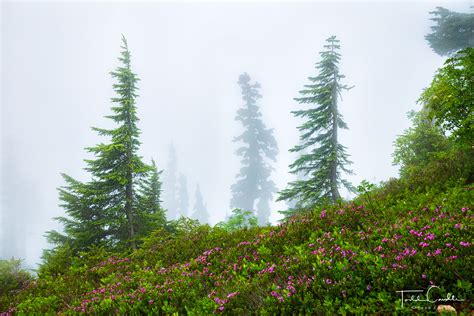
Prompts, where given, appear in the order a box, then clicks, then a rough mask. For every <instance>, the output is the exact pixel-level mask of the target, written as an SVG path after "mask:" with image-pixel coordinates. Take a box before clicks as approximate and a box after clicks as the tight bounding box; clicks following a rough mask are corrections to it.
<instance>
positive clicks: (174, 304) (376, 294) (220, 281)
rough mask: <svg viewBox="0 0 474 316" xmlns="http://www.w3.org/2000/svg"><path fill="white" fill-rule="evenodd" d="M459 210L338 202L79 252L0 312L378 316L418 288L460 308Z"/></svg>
mask: <svg viewBox="0 0 474 316" xmlns="http://www.w3.org/2000/svg"><path fill="white" fill-rule="evenodd" d="M462 207H463V208H465V211H463V210H462V208H461V207H459V208H458V209H448V208H435V209H433V208H429V207H426V208H420V209H415V208H411V211H412V215H411V216H408V215H407V217H403V216H402V215H400V214H406V213H404V212H400V211H399V210H394V211H386V212H385V213H383V214H382V213H381V212H379V211H370V209H368V208H366V207H363V206H360V205H346V206H344V207H342V208H341V206H338V207H337V208H333V209H331V208H327V207H326V208H325V210H324V211H322V212H314V213H309V214H305V215H302V216H300V217H294V218H292V219H291V220H290V221H288V222H285V223H282V224H280V225H277V226H273V227H271V226H269V227H263V228H253V229H246V230H242V231H238V232H232V233H223V232H222V230H218V229H214V228H210V227H208V226H200V227H198V228H196V230H195V231H192V232H189V233H187V234H183V235H181V236H179V235H178V236H174V237H171V236H172V235H167V236H165V237H156V238H150V239H149V240H146V241H145V243H144V246H143V247H142V249H139V250H137V251H135V252H133V253H132V254H127V255H126V256H125V255H123V256H121V255H120V254H117V255H114V256H110V255H104V256H103V257H102V255H101V254H100V252H99V254H92V253H91V255H90V256H91V257H90V258H86V257H84V258H82V260H77V261H74V262H73V264H72V265H71V266H70V267H69V268H68V269H66V270H64V272H63V273H62V274H57V275H51V276H48V277H40V278H38V279H37V280H35V282H34V283H31V284H30V285H29V286H28V287H27V288H25V289H24V290H22V291H20V292H19V293H18V294H16V296H15V297H14V298H13V300H11V301H9V302H8V303H7V304H6V305H3V306H1V307H2V310H3V311H4V314H2V316H3V315H10V314H14V313H18V314H22V313H26V314H28V313H30V314H35V313H36V314H37V313H40V314H42V313H43V314H44V313H62V314H74V313H89V314H100V315H105V314H107V315H110V314H112V315H122V314H140V313H145V314H173V313H178V314H186V313H190V314H196V315H209V314H230V315H233V314H253V313H256V314H258V313H268V314H282V313H283V314H285V313H289V312H290V311H291V313H303V314H325V313H330V314H340V313H349V314H377V313H379V314H385V313H389V312H390V311H393V310H395V309H397V308H398V309H400V308H401V307H400V306H399V305H397V304H398V303H397V302H399V299H400V298H399V296H397V292H396V291H398V290H400V289H403V288H405V289H411V288H414V289H422V288H427V287H428V286H429V285H430V284H436V285H438V286H440V287H441V288H442V289H443V291H444V290H445V291H449V292H450V293H454V294H456V297H461V298H464V299H466V300H465V301H464V302H465V303H458V305H457V308H460V309H469V308H470V306H471V301H469V299H468V298H469V295H470V293H471V292H470V290H469V289H470V284H471V283H470V281H469V280H471V272H472V269H471V268H472V266H470V265H469V264H468V263H469V262H473V259H474V258H473V251H472V242H471V241H472V237H473V235H472V232H471V229H470V227H471V225H470V220H471V218H470V216H469V214H470V212H471V211H470V209H468V208H467V207H465V206H464V205H463V206H462ZM440 214H446V216H444V217H440V216H439V215H440ZM434 216H436V221H434V222H433V221H432V220H431V219H432V218H433V217H434ZM413 218H416V219H417V220H416V221H413ZM451 218H453V219H454V222H453V221H451V220H450V219H451ZM331 222H333V225H329V223H331ZM395 224H396V225H395ZM458 224H459V225H458ZM461 227H462V228H463V229H460V228H461ZM401 287H402V288H401ZM382 297H383V299H381V298H382ZM407 311H410V310H407Z"/></svg>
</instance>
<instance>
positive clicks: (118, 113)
mask: <svg viewBox="0 0 474 316" xmlns="http://www.w3.org/2000/svg"><path fill="white" fill-rule="evenodd" d="M121 47H122V52H121V56H120V57H119V61H120V63H121V66H119V67H118V68H117V69H116V70H115V71H112V72H111V75H112V77H113V78H114V79H116V80H117V83H115V84H114V85H113V88H114V91H115V93H116V94H117V96H116V97H114V98H112V99H111V101H112V103H113V104H114V106H112V108H111V109H112V112H113V114H112V115H109V116H106V118H109V119H111V120H112V121H113V122H114V123H116V124H117V125H118V126H117V127H116V128H115V129H102V128H93V130H94V131H96V132H98V134H99V135H101V136H106V137H109V138H110V139H111V141H110V143H107V144H104V143H100V144H98V145H96V146H94V147H90V148H87V149H86V150H87V151H88V152H90V153H92V154H93V155H94V159H86V160H85V162H86V164H87V167H86V168H85V170H86V171H88V172H89V173H90V174H91V178H92V179H91V181H90V182H85V183H83V182H80V181H78V180H75V179H74V178H72V177H70V176H68V175H66V174H63V178H64V180H65V181H66V185H65V186H63V187H61V188H60V189H59V196H60V200H61V206H62V207H64V208H65V210H66V213H67V215H68V217H59V218H57V219H58V220H59V221H60V222H61V223H63V224H64V234H60V233H58V232H56V231H52V232H49V234H48V236H49V240H50V241H52V242H54V243H57V244H62V243H65V242H69V243H70V244H71V245H72V246H73V248H74V249H85V248H88V247H90V246H92V245H108V246H121V247H126V246H130V247H132V248H135V247H136V244H135V236H136V234H137V231H136V227H137V226H136V224H137V222H136V221H137V213H138V208H137V197H138V196H137V188H138V185H139V183H140V181H142V179H143V178H145V177H146V176H147V175H148V172H149V171H150V166H148V165H146V164H145V163H143V162H142V160H141V157H139V156H138V154H137V152H138V149H139V146H140V141H139V139H138V137H139V135H140V130H139V128H138V127H137V122H138V117H137V115H136V106H135V99H136V97H137V94H136V92H137V87H136V83H137V81H138V80H139V79H138V78H137V76H136V74H134V73H133V72H132V70H131V65H130V51H129V49H128V45H127V40H126V39H125V37H123V36H122V46H121Z"/></svg>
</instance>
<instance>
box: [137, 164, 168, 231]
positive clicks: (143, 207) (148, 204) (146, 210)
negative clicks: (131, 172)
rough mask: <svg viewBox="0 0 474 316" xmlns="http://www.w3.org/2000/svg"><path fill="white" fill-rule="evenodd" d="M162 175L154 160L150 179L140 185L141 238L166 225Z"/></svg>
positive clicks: (138, 229)
mask: <svg viewBox="0 0 474 316" xmlns="http://www.w3.org/2000/svg"><path fill="white" fill-rule="evenodd" d="M161 173H162V171H158V170H157V168H156V164H155V161H154V160H152V170H151V172H150V174H149V176H148V178H146V179H144V180H143V181H142V182H141V183H140V188H139V198H138V201H139V202H138V209H139V212H138V218H137V231H139V232H140V236H146V235H148V233H150V232H151V231H153V230H155V229H157V228H159V227H164V226H165V225H166V216H165V210H164V209H163V208H162V207H161V202H162V201H161V192H162V190H161V182H160V175H161Z"/></svg>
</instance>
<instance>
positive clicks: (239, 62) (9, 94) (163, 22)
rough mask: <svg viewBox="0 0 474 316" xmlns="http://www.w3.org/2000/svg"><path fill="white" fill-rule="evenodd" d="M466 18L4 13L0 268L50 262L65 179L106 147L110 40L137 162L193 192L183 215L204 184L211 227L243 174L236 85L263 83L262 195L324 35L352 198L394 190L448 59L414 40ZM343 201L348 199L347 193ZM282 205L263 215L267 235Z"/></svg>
mask: <svg viewBox="0 0 474 316" xmlns="http://www.w3.org/2000/svg"><path fill="white" fill-rule="evenodd" d="M436 6H443V7H446V8H448V9H451V10H454V11H462V12H466V11H468V9H469V1H466V2H417V3H409V2H395V3H388V2H384V3H358V2H349V3H343V2H334V3H324V2H314V3H299V4H294V3H249V2H242V3H212V2H210V3H167V2H163V3H141V4H134V3H124V2H120V3H107V2H106V3H92V2H83V3H38V2H32V3H28V2H18V3H15V2H2V3H1V49H0V53H1V166H2V167H1V181H0V185H1V188H0V192H1V223H0V230H1V231H0V245H1V247H0V258H9V257H11V256H15V257H21V258H24V259H25V262H26V263H27V264H28V265H30V266H33V265H34V264H36V263H38V262H39V257H40V255H41V251H42V249H43V248H45V247H47V246H48V245H47V243H46V240H45V238H44V237H43V235H44V233H45V231H48V230H51V229H60V228H61V227H60V226H59V225H58V224H57V223H56V222H55V221H54V220H53V217H55V216H61V215H64V210H63V209H61V208H60V207H59V206H58V202H59V201H58V192H57V188H58V187H59V186H61V185H64V182H63V180H62V178H61V176H60V173H62V172H63V173H67V174H69V175H71V176H73V177H75V178H77V179H80V180H88V179H89V175H88V174H87V173H86V172H85V171H84V170H83V168H84V167H85V163H84V162H83V159H85V158H91V156H90V155H88V154H87V153H86V151H85V150H84V147H88V146H93V145H95V144H97V143H99V142H105V141H107V139H105V138H102V137H99V136H98V135H97V133H96V132H94V131H92V130H91V129H90V127H91V126H97V127H111V126H112V125H111V122H110V120H108V119H106V118H104V116H105V115H109V114H110V106H111V103H110V100H109V99H110V98H111V97H112V96H113V95H114V94H113V91H112V84H113V80H112V78H111V76H110V75H109V72H110V71H112V70H113V69H115V68H116V67H117V66H118V61H117V57H118V55H119V52H120V44H121V34H124V35H125V36H126V37H127V39H128V44H129V48H130V50H131V53H132V68H133V70H134V72H135V73H137V74H138V77H139V78H140V79H141V81H140V82H139V88H140V91H139V94H140V96H139V98H138V99H137V110H138V117H139V118H140V122H139V127H140V129H141V131H142V134H141V141H142V146H141V149H140V154H141V155H142V156H143V158H144V160H145V161H146V162H148V163H149V162H150V161H151V158H154V160H155V161H156V164H157V166H158V168H159V169H164V168H165V167H166V164H167V162H168V148H169V145H170V144H173V145H174V147H175V148H176V153H177V168H178V171H179V172H180V173H182V174H184V175H185V176H186V177H187V180H188V186H189V187H188V191H189V192H190V196H191V201H190V202H191V205H190V212H191V208H192V206H193V205H194V200H193V198H194V191H195V187H196V185H197V184H198V183H199V185H200V189H201V192H202V195H203V199H204V202H205V203H206V205H207V207H208V211H209V213H210V215H211V223H212V224H215V223H217V222H219V221H221V220H223V219H224V218H225V216H226V215H227V214H230V208H229V200H230V197H231V196H230V186H231V185H232V183H234V180H235V175H236V174H237V173H238V171H239V168H240V158H239V157H237V156H236V155H235V154H234V151H235V149H236V148H237V144H235V143H233V142H232V139H233V137H235V136H237V135H238V134H239V133H240V132H241V130H242V127H241V126H240V125H239V123H238V122H236V121H235V120H234V117H235V115H236V111H237V109H238V108H239V107H240V106H242V103H243V102H242V100H241V96H240V89H239V86H238V85H237V80H238V76H239V75H240V74H241V73H243V72H247V73H249V74H250V76H251V77H252V80H255V81H258V82H259V83H260V84H261V86H262V88H261V90H260V93H261V94H262V95H263V98H262V99H260V100H259V105H260V110H261V112H262V114H263V119H264V122H265V124H266V126H267V127H269V128H273V129H274V136H275V138H276V140H277V142H278V147H279V149H280V153H279V155H278V157H277V162H276V163H275V164H274V167H275V171H274V173H273V175H272V179H273V180H274V181H275V183H276V185H277V187H278V189H283V188H284V187H285V186H286V184H287V183H288V181H291V180H292V179H293V176H291V175H290V174H289V173H288V171H289V168H288V165H289V164H290V163H292V162H293V160H294V158H295V157H294V155H293V154H291V153H289V152H288V149H289V148H291V147H293V146H294V145H295V144H296V143H297V142H298V134H297V130H296V126H297V125H298V123H299V122H298V121H297V120H296V119H295V118H293V116H292V115H291V114H290V111H292V110H296V109H300V108H301V105H298V104H297V103H296V102H295V101H294V100H293V98H295V97H297V96H298V91H299V90H301V88H303V85H304V84H307V83H308V81H307V77H308V76H313V75H315V74H316V70H315V69H314V65H315V63H316V62H318V61H319V54H318V52H319V51H321V50H322V48H323V45H324V41H325V39H326V38H327V37H329V36H330V35H336V36H337V37H338V39H339V40H340V41H341V54H342V59H341V64H340V66H341V67H340V68H341V72H342V73H343V74H345V76H346V78H345V80H344V83H346V84H348V85H354V86H355V87H354V88H353V89H352V90H350V91H347V92H346V93H344V94H343V96H342V97H343V99H342V101H341V102H340V105H339V110H340V112H341V113H342V114H343V115H344V119H345V121H346V123H347V125H348V126H349V130H344V131H342V132H341V134H340V142H341V143H342V144H344V145H345V146H347V148H348V153H349V154H350V158H351V160H352V161H353V165H352V166H351V168H352V169H353V170H354V172H355V175H353V176H349V177H348V179H349V180H350V181H352V183H353V184H354V185H357V184H359V183H360V181H362V180H363V179H367V180H368V181H370V182H379V181H382V180H387V179H388V178H390V177H394V176H397V168H396V167H395V166H392V157H391V154H392V152H393V141H394V140H395V138H396V136H397V135H399V134H401V133H402V132H403V130H404V129H406V128H407V127H408V126H409V120H408V119H407V117H406V113H407V112H408V111H409V110H412V109H415V110H417V109H419V108H420V105H418V104H416V100H417V98H418V97H419V95H420V93H421V92H422V90H423V88H424V87H426V86H428V84H429V83H430V81H431V79H432V76H433V74H434V72H435V70H436V69H437V68H438V67H440V66H441V65H442V62H443V58H441V57H439V56H438V55H436V54H435V53H434V52H432V51H431V49H430V48H429V46H428V44H427V43H426V41H425V40H424V35H425V34H427V33H428V32H429V31H430V25H432V23H433V22H432V21H430V20H429V19H430V15H429V11H433V10H434V8H435V7H436ZM344 196H345V197H350V196H349V195H348V194H347V193H345V194H344ZM285 207H286V204H285V203H283V202H279V203H273V204H272V215H271V220H272V221H273V222H276V221H278V219H279V218H280V214H279V213H278V210H282V209H285Z"/></svg>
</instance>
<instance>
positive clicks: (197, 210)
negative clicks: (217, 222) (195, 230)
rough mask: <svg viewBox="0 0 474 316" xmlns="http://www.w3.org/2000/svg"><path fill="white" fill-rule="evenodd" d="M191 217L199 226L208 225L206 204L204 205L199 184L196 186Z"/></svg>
mask: <svg viewBox="0 0 474 316" xmlns="http://www.w3.org/2000/svg"><path fill="white" fill-rule="evenodd" d="M191 217H192V218H194V219H197V220H198V221H199V223H201V224H206V223H207V224H209V213H208V212H207V208H206V204H204V201H203V198H202V194H201V189H200V188H199V184H198V185H197V186H196V193H195V201H194V207H193V215H192V216H191Z"/></svg>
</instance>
